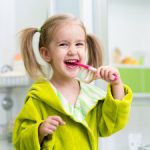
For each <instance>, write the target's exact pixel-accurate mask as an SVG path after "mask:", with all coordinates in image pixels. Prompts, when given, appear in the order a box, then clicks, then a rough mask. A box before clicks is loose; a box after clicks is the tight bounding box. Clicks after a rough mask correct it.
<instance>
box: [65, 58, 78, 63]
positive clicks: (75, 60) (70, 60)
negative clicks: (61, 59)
mask: <svg viewBox="0 0 150 150" xmlns="http://www.w3.org/2000/svg"><path fill="white" fill-rule="evenodd" d="M77 61H78V60H77V59H74V60H72V59H69V60H65V62H71V63H73V62H77Z"/></svg>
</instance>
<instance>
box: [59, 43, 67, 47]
mask: <svg viewBox="0 0 150 150" xmlns="http://www.w3.org/2000/svg"><path fill="white" fill-rule="evenodd" d="M59 46H61V47H66V46H68V44H67V43H61V44H59Z"/></svg>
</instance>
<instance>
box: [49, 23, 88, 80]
mask: <svg viewBox="0 0 150 150" xmlns="http://www.w3.org/2000/svg"><path fill="white" fill-rule="evenodd" d="M49 51H50V57H51V61H50V63H51V66H52V68H53V71H54V75H57V76H59V77H61V78H62V77H65V78H66V77H67V78H74V77H76V76H77V73H78V71H79V67H78V66H75V65H73V64H71V63H70V62H81V63H84V62H85V57H86V39H85V32H84V30H83V29H82V27H81V26H80V25H79V24H75V23H66V24H64V25H63V26H61V27H60V28H58V30H57V31H56V34H55V36H54V37H53V40H52V41H51V43H50V45H49Z"/></svg>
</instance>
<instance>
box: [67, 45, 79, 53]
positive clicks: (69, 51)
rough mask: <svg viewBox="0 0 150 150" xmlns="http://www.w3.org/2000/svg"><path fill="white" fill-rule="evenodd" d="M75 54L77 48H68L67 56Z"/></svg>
mask: <svg viewBox="0 0 150 150" xmlns="http://www.w3.org/2000/svg"><path fill="white" fill-rule="evenodd" d="M76 53H77V48H76V47H75V46H70V47H69V49H68V54H69V55H74V54H76Z"/></svg>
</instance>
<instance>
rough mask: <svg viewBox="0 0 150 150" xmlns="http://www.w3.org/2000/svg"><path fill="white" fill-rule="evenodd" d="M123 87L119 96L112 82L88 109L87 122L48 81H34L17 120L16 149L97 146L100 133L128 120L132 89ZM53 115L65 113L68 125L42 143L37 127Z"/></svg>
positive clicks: (93, 149)
mask: <svg viewBox="0 0 150 150" xmlns="http://www.w3.org/2000/svg"><path fill="white" fill-rule="evenodd" d="M89 90H90V89H89ZM91 90H92V89H91ZM124 90H125V93H126V95H125V97H124V98H123V99H122V100H116V99H114V98H113V97H112V95H111V88H110V86H109V87H108V90H107V95H106V97H105V98H102V97H100V98H99V100H97V101H96V103H95V104H94V105H93V107H92V108H90V110H89V111H88V112H87V114H86V117H85V121H86V124H85V123H83V122H80V121H77V120H75V119H74V118H73V116H71V115H70V114H68V113H67V112H66V111H65V110H64V108H63V107H62V104H61V102H60V100H59V98H58V96H57V95H56V94H55V92H54V90H53V88H52V87H51V86H50V84H49V82H48V81H41V82H40V81H39V82H36V83H34V84H33V85H32V87H31V89H30V91H29V92H28V94H27V97H26V99H25V105H24V106H23V108H22V110H21V112H20V113H19V115H18V117H17V118H16V121H15V125H14V130H13V144H14V145H15V147H16V150H98V137H99V136H109V135H111V134H113V133H115V132H117V131H118V130H120V129H122V128H123V127H124V126H125V125H126V124H127V122H128V119H129V114H130V106H131V101H132V92H131V90H130V88H129V87H127V86H124ZM52 115H58V116H60V117H62V119H63V120H64V121H65V122H66V125H64V126H59V127H58V128H57V130H56V131H55V132H54V133H53V134H52V135H49V136H47V137H45V139H44V142H43V144H42V145H41V146H40V144H39V139H38V127H39V125H40V124H41V123H42V122H43V121H44V120H45V119H46V118H47V117H48V116H52Z"/></svg>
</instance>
